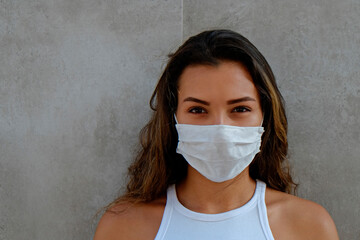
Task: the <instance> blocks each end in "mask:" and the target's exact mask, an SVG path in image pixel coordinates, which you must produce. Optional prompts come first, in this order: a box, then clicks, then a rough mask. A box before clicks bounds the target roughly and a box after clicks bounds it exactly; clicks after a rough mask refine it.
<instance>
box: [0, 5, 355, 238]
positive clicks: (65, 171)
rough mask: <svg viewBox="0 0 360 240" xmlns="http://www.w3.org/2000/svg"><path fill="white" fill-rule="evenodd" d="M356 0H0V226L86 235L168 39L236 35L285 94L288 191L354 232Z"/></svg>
mask: <svg viewBox="0 0 360 240" xmlns="http://www.w3.org/2000/svg"><path fill="white" fill-rule="evenodd" d="M359 12H360V1H358V0H342V1H335V0H317V1H308V0H290V1H288V0H279V1H267V0H257V1H253V0H246V1H245V0H244V1H236V0H223V1H221V4H219V3H218V1H215V0H208V1H187V0H183V1H180V0H167V1H166V0H155V1H148V0H138V1H125V0H122V1H103V0H86V1H85V0H62V1H55V0H36V1H35V0H29V1H25V0H22V1H21V0H1V1H0V55H1V58H0V239H1V240H3V239H6V240H7V239H15V240H17V239H41V240H42V239H91V237H92V235H93V232H94V226H95V225H96V220H94V219H92V217H93V215H94V214H95V213H96V211H97V210H98V209H99V208H100V207H102V206H104V204H106V203H108V202H109V201H111V200H112V199H113V198H114V197H115V196H116V195H117V193H118V191H119V190H120V189H121V186H122V184H123V183H124V173H125V172H126V168H127V166H128V164H129V161H131V157H132V155H133V152H134V149H135V146H136V142H137V134H138V131H139V129H140V127H141V126H142V125H143V124H144V123H145V122H146V120H147V118H148V116H149V108H148V100H149V98H150V96H151V93H152V90H153V88H154V85H155V84H156V81H157V78H158V77H159V75H160V73H161V69H162V68H163V67H164V62H165V61H166V54H167V53H169V52H170V51H173V50H174V49H175V48H176V47H177V46H178V45H179V44H180V43H181V42H182V39H185V38H187V37H188V36H190V35H192V34H195V33H197V32H199V31H202V30H205V29H208V28H220V27H224V28H230V29H233V30H236V31H239V32H241V33H242V34H244V35H245V36H246V37H248V38H249V39H250V40H251V41H252V42H253V43H254V44H255V45H256V46H257V47H258V48H259V49H260V51H262V52H263V54H264V55H265V57H266V58H267V59H268V60H269V62H270V65H271V66H272V67H273V70H274V72H275V75H276V76H277V78H278V82H279V87H280V89H281V91H282V93H283V95H284V98H285V100H286V102H287V111H288V118H289V144H290V158H291V163H292V165H293V171H294V175H295V177H296V180H297V181H298V182H299V183H300V187H299V195H300V196H302V197H305V198H307V199H310V200H313V201H316V202H318V203H320V204H322V205H323V206H324V207H326V208H327V210H328V211H329V212H330V214H331V215H332V216H333V218H334V220H335V222H336V225H337V228H338V230H339V234H340V237H341V239H349V240H351V239H354V240H355V239H360V227H359V226H360V220H359V216H360V204H359V203H360V186H359V182H360V175H359V174H358V173H359V172H360V162H359V156H360V147H359V140H360V128H359V124H360V120H359V119H360V73H359V67H360V66H359V65H360V24H359V23H360V15H359Z"/></svg>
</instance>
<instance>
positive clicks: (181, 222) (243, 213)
mask: <svg viewBox="0 0 360 240" xmlns="http://www.w3.org/2000/svg"><path fill="white" fill-rule="evenodd" d="M265 190H266V184H265V183H264V182H261V181H259V180H257V181H256V189H255V193H254V195H253V196H252V198H251V199H250V200H249V201H248V202H247V203H246V204H245V205H243V206H241V207H239V208H237V209H233V210H230V211H228V212H224V213H218V214H205V213H198V212H194V211H191V210H189V209H187V208H185V207H184V206H183V205H182V204H181V203H180V202H179V200H178V198H177V196H176V190H175V185H172V186H170V187H169V188H168V191H167V201H166V206H165V210H164V214H163V218H162V221H161V224H160V228H159V231H158V233H157V235H156V237H155V240H202V239H204V240H215V239H216V240H220V239H221V240H240V239H244V240H245V239H246V240H252V239H253V240H255V239H256V240H262V239H266V240H274V237H273V235H272V233H271V230H270V226H269V221H268V218H267V212H266V205H265Z"/></svg>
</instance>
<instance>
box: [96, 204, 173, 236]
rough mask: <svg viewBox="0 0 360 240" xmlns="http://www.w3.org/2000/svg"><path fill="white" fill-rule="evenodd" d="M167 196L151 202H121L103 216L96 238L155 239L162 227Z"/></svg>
mask: <svg viewBox="0 0 360 240" xmlns="http://www.w3.org/2000/svg"><path fill="white" fill-rule="evenodd" d="M165 205H166V197H162V198H159V199H157V200H154V201H152V202H149V203H129V202H125V203H120V204H117V205H115V206H114V207H112V208H110V209H109V210H108V211H106V212H105V213H104V215H103V216H102V217H101V219H100V221H99V223H98V226H97V229H96V233H95V236H94V240H103V239H106V240H112V239H117V240H121V239H126V240H132V239H154V238H155V236H156V234H157V231H158V229H159V227H160V223H161V219H162V216H163V213H164V209H165Z"/></svg>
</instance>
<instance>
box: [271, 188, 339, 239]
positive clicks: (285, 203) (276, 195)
mask: <svg viewBox="0 0 360 240" xmlns="http://www.w3.org/2000/svg"><path fill="white" fill-rule="evenodd" d="M265 198H266V200H265V202H266V206H267V212H268V218H269V224H270V228H271V230H272V232H273V235H274V237H275V239H294V240H295V239H317V240H322V239H324V240H325V239H326V240H338V239H339V237H338V234H337V231H336V227H335V224H334V221H333V220H332V218H331V216H330V214H329V213H328V212H327V211H326V210H325V208H323V207H322V206H321V205H319V204H317V203H315V202H312V201H309V200H305V199H302V198H299V197H296V196H293V195H290V194H286V193H283V192H280V191H276V190H273V189H270V188H267V189H266V196H265Z"/></svg>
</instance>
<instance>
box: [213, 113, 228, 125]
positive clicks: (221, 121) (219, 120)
mask: <svg viewBox="0 0 360 240" xmlns="http://www.w3.org/2000/svg"><path fill="white" fill-rule="evenodd" d="M227 122H228V118H227V115H226V112H224V111H217V112H215V113H214V121H213V124H214V125H228V123H227Z"/></svg>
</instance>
